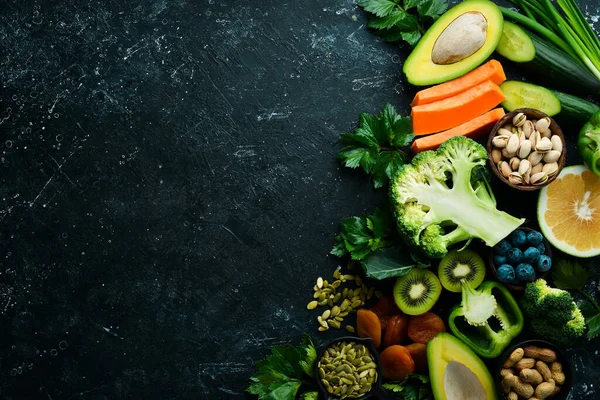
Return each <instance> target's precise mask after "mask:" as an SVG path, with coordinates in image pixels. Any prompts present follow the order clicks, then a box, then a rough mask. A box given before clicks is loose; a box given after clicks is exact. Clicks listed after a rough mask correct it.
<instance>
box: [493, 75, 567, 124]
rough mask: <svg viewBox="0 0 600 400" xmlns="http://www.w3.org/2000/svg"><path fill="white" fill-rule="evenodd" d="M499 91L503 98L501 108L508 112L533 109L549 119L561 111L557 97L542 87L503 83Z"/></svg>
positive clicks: (521, 83) (519, 83)
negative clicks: (546, 115)
mask: <svg viewBox="0 0 600 400" xmlns="http://www.w3.org/2000/svg"><path fill="white" fill-rule="evenodd" d="M500 89H502V93H504V97H505V99H504V101H503V102H502V107H504V108H505V109H507V110H508V111H514V110H516V109H517V108H524V107H525V108H534V109H536V110H540V111H541V112H543V113H546V114H548V115H549V116H550V117H551V116H553V115H556V114H558V113H559V112H560V110H561V105H560V100H559V99H558V97H556V96H555V95H554V93H552V92H551V91H550V90H548V89H546V88H544V87H541V86H537V85H533V84H531V83H525V82H519V81H504V82H502V83H501V84H500Z"/></svg>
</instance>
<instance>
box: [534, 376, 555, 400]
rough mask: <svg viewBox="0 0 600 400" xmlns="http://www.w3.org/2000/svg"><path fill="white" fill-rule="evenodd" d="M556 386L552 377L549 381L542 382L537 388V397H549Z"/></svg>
mask: <svg viewBox="0 0 600 400" xmlns="http://www.w3.org/2000/svg"><path fill="white" fill-rule="evenodd" d="M555 387H556V385H555V383H554V380H553V379H550V380H549V381H548V382H543V383H540V384H539V385H537V387H536V388H535V397H537V398H538V399H545V398H546V397H549V396H550V395H551V394H552V392H554V388H555Z"/></svg>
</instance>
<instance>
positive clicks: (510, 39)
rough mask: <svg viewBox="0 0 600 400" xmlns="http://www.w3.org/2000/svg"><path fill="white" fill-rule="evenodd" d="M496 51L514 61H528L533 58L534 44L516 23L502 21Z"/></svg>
mask: <svg viewBox="0 0 600 400" xmlns="http://www.w3.org/2000/svg"><path fill="white" fill-rule="evenodd" d="M496 51H497V52H498V53H499V54H500V55H501V56H504V57H505V58H507V59H509V60H510V61H514V62H519V63H522V62H528V61H531V60H533V59H534V58H535V53H536V51H535V45H534V44H533V40H531V37H530V36H529V35H528V34H527V32H525V30H523V29H522V28H521V27H519V26H518V25H515V24H513V23H512V22H508V21H504V27H503V28H502V36H501V37H500V43H498V46H496Z"/></svg>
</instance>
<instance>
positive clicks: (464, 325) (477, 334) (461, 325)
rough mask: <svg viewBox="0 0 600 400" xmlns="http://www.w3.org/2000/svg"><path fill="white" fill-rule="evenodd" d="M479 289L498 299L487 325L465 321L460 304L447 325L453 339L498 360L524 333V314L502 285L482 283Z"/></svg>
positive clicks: (478, 290) (480, 353)
mask: <svg viewBox="0 0 600 400" xmlns="http://www.w3.org/2000/svg"><path fill="white" fill-rule="evenodd" d="M476 290H477V292H481V293H486V294H491V295H493V296H494V297H495V298H496V304H497V308H496V311H495V312H494V315H493V316H492V317H491V318H490V319H488V320H487V321H486V322H485V324H483V325H481V326H473V325H470V324H469V323H468V322H467V321H466V319H465V318H464V309H463V306H462V304H459V305H458V306H456V307H454V308H453V310H452V312H451V313H450V317H449V320H448V325H449V327H450V330H451V331H452V333H453V334H454V336H456V337H457V338H459V339H460V340H461V341H462V342H463V343H465V344H466V345H468V346H469V347H470V348H471V349H472V350H473V351H474V352H475V353H477V354H478V355H479V356H481V357H484V358H494V357H498V356H499V355H500V354H502V351H504V349H505V348H506V347H507V346H508V345H509V343H510V342H511V340H512V339H514V338H515V337H516V336H518V335H519V334H520V333H521V331H522V330H523V325H524V318H523V313H522V312H521V309H520V308H519V305H518V303H517V301H516V300H515V298H514V297H513V296H512V294H511V293H510V291H509V290H508V289H507V288H506V287H505V286H504V285H502V284H501V283H499V282H494V281H486V282H483V283H482V284H481V285H479V287H478V288H477V289H476Z"/></svg>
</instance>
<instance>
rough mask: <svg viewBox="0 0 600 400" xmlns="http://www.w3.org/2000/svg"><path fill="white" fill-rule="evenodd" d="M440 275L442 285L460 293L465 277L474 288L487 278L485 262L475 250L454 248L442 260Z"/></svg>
mask: <svg viewBox="0 0 600 400" xmlns="http://www.w3.org/2000/svg"><path fill="white" fill-rule="evenodd" d="M438 276H439V278H440V281H441V283H442V286H443V287H444V288H445V289H446V290H449V291H451V292H455V293H459V292H460V291H461V290H462V286H461V281H462V280H463V279H464V280H465V281H467V282H469V283H470V284H471V287H473V289H474V288H476V287H477V286H479V285H480V284H481V282H483V278H485V263H484V261H483V259H482V258H481V257H480V256H479V254H477V253H475V252H474V251H473V250H469V249H465V250H461V251H458V250H452V251H449V252H448V253H446V255H445V256H444V258H442V260H441V261H440V266H439V267H438Z"/></svg>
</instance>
